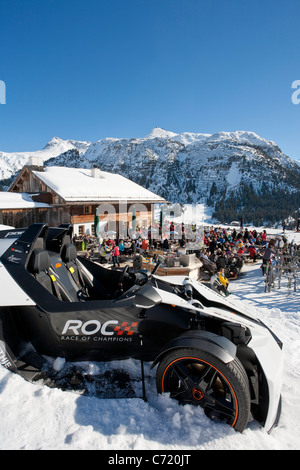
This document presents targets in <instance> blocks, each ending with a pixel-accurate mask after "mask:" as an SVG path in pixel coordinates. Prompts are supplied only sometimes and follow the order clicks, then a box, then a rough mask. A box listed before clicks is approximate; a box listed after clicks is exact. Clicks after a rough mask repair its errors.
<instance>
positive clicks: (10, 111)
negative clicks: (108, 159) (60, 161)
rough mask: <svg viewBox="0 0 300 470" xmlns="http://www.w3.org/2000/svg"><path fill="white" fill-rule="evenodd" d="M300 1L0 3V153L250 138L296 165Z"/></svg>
mask: <svg viewBox="0 0 300 470" xmlns="http://www.w3.org/2000/svg"><path fill="white" fill-rule="evenodd" d="M299 18H300V1H299V0H284V1H275V0H260V1H257V0H251V1H250V0H249V1H248V0H238V1H235V0H84V1H83V0H81V1H79V0H59V1H58V0H26V1H24V0H0V80H2V81H4V82H5V84H6V104H0V151H1V150H2V151H8V152H13V151H25V150H26V151H30V150H38V149H40V148H42V147H43V146H44V145H45V144H46V143H47V142H48V141H49V140H50V139H51V138H52V137H54V136H58V137H61V138H62V139H77V140H89V141H96V140H99V139H102V138H105V137H143V136H145V135H146V134H148V133H149V132H150V130H151V129H152V128H154V127H155V126H159V127H162V128H164V129H166V130H169V131H173V132H184V131H189V132H204V133H214V132H219V131H234V130H248V131H253V132H256V133H258V134H259V135H260V136H262V137H264V138H266V139H270V140H274V141H275V142H276V143H277V144H278V145H279V146H280V147H281V148H282V150H283V152H284V153H286V154H287V155H289V156H290V157H292V158H300V104H299V105H295V104H293V103H292V100H291V96H292V93H293V91H294V90H292V88H291V85H292V82H293V81H295V80H300V60H299V59H300V57H299V56H300V28H299Z"/></svg>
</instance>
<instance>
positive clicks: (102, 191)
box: [33, 166, 166, 203]
mask: <svg viewBox="0 0 300 470" xmlns="http://www.w3.org/2000/svg"><path fill="white" fill-rule="evenodd" d="M33 173H34V174H35V175H36V176H37V177H38V178H39V179H40V180H41V181H42V182H43V183H45V184H46V185H47V186H48V187H50V188H51V189H52V190H53V191H55V192H56V193H57V194H58V195H59V196H61V197H62V198H63V199H64V200H65V201H66V202H77V201H80V202H84V201H93V202H97V201H99V202H103V201H105V202H110V201H129V202H130V201H137V202H139V201H140V202H153V203H159V202H166V201H165V199H163V198H162V197H160V196H158V195H157V194H154V193H153V192H152V191H149V190H148V189H145V188H143V187H142V186H140V185H139V184H137V183H134V182H133V181H131V180H129V179H128V178H125V177H124V176H121V175H118V174H115V173H108V172H105V171H100V170H99V169H92V170H91V169H84V168H66V167H55V166H50V167H45V168H44V169H43V171H33ZM93 174H94V175H95V176H93Z"/></svg>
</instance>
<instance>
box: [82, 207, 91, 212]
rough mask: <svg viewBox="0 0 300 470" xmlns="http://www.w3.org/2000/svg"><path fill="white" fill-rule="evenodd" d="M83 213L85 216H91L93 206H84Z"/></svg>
mask: <svg viewBox="0 0 300 470" xmlns="http://www.w3.org/2000/svg"><path fill="white" fill-rule="evenodd" d="M83 212H84V214H90V213H91V206H84V209H83Z"/></svg>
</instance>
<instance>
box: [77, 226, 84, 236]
mask: <svg viewBox="0 0 300 470" xmlns="http://www.w3.org/2000/svg"><path fill="white" fill-rule="evenodd" d="M78 235H79V236H80V235H84V225H79V227H78Z"/></svg>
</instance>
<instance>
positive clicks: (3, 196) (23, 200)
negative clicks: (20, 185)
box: [0, 191, 50, 209]
mask: <svg viewBox="0 0 300 470" xmlns="http://www.w3.org/2000/svg"><path fill="white" fill-rule="evenodd" d="M37 207H50V206H49V204H44V203H41V202H35V201H33V200H32V198H31V196H30V195H29V194H27V193H10V192H6V191H0V209H34V208H37Z"/></svg>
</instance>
